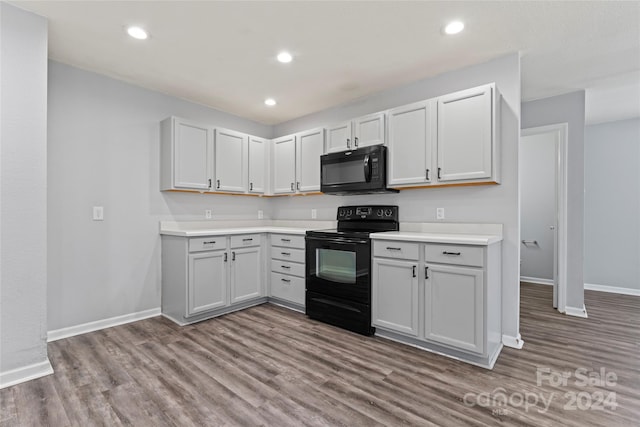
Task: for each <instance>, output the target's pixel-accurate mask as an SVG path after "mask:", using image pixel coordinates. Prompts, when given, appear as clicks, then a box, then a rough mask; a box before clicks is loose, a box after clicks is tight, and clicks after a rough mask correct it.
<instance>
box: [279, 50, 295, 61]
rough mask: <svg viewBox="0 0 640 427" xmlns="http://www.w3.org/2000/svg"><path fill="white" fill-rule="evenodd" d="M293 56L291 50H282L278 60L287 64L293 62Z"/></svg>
mask: <svg viewBox="0 0 640 427" xmlns="http://www.w3.org/2000/svg"><path fill="white" fill-rule="evenodd" d="M292 59H293V56H291V54H290V53H289V52H280V53H279V54H278V61H280V62H282V63H284V64H286V63H287V62H291V60H292Z"/></svg>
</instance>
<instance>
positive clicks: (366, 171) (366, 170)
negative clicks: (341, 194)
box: [364, 154, 371, 182]
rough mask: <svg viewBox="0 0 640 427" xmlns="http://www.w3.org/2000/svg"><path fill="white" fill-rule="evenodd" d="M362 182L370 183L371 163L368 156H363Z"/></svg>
mask: <svg viewBox="0 0 640 427" xmlns="http://www.w3.org/2000/svg"><path fill="white" fill-rule="evenodd" d="M364 181H365V182H371V163H370V162H369V155H368V154H367V155H365V156H364Z"/></svg>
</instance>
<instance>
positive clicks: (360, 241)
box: [306, 236, 369, 245]
mask: <svg viewBox="0 0 640 427" xmlns="http://www.w3.org/2000/svg"><path fill="white" fill-rule="evenodd" d="M306 239H307V240H313V241H314V242H320V243H334V244H338V245H339V244H348V243H357V244H365V245H366V244H368V243H369V240H367V239H349V238H331V237H330V238H326V237H311V236H307V237H306Z"/></svg>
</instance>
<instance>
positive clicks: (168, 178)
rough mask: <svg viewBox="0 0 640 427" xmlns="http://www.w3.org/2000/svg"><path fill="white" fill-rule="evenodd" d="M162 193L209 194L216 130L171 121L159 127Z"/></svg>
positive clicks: (184, 121) (170, 118) (171, 118)
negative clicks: (168, 191) (180, 191)
mask: <svg viewBox="0 0 640 427" xmlns="http://www.w3.org/2000/svg"><path fill="white" fill-rule="evenodd" d="M160 134H161V137H160V157H161V177H160V189H161V190H198V191H208V190H209V189H210V187H211V180H212V179H213V156H214V153H213V129H212V128H211V127H208V126H204V125H201V124H198V123H194V122H190V121H187V120H183V119H179V118H176V117H169V118H167V119H165V120H163V121H162V122H161V123H160Z"/></svg>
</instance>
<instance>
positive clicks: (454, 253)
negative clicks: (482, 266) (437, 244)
mask: <svg viewBox="0 0 640 427" xmlns="http://www.w3.org/2000/svg"><path fill="white" fill-rule="evenodd" d="M442 255H455V256H458V255H460V252H447V251H443V252H442Z"/></svg>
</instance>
